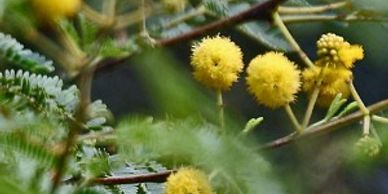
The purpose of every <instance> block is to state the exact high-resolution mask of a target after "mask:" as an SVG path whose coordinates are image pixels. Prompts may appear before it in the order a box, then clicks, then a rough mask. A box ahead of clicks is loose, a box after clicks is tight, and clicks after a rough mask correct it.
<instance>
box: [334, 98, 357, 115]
mask: <svg viewBox="0 0 388 194" xmlns="http://www.w3.org/2000/svg"><path fill="white" fill-rule="evenodd" d="M357 108H358V103H357V102H356V101H353V102H351V103H349V104H348V105H347V106H346V107H345V108H344V109H343V110H342V111H341V112H340V113H339V114H338V115H337V117H342V116H344V115H346V114H348V113H350V112H352V111H354V110H356V109H357Z"/></svg>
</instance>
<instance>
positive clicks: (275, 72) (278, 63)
mask: <svg viewBox="0 0 388 194" xmlns="http://www.w3.org/2000/svg"><path fill="white" fill-rule="evenodd" d="M317 50H318V51H317V54H318V60H317V61H316V62H315V66H313V67H309V68H306V69H305V70H304V71H303V73H302V78H303V79H302V81H303V90H304V91H305V92H307V93H308V94H311V93H312V91H313V90H314V88H315V87H316V85H317V83H318V80H320V79H321V80H322V81H321V85H320V87H319V90H320V93H319V96H318V101H317V102H318V104H319V105H322V106H328V105H330V104H331V102H332V100H333V99H334V97H335V96H336V95H337V94H338V93H342V96H343V97H344V98H347V97H348V96H349V94H350V91H349V86H348V83H349V81H350V80H351V79H352V72H351V68H352V67H353V65H354V62H355V61H357V60H360V59H362V58H363V57H364V54H363V49H362V47H361V46H359V45H351V44H350V43H349V42H347V41H345V40H344V39H343V38H342V37H340V36H337V35H335V34H332V33H328V34H324V35H322V37H321V38H320V39H319V40H318V41H317ZM242 57H243V55H242V52H241V49H240V48H239V47H238V46H237V45H236V44H235V43H233V42H232V41H231V40H230V39H229V38H226V37H221V36H216V37H213V38H209V37H208V38H205V39H203V40H202V41H201V42H200V43H198V44H196V45H194V47H193V55H192V58H191V59H192V60H191V64H192V66H193V69H194V73H193V74H194V77H195V78H196V79H197V80H198V81H199V82H201V83H202V84H204V85H206V86H208V87H210V88H213V89H216V90H227V89H229V88H230V87H231V86H232V84H233V83H234V82H236V81H237V79H238V77H239V74H240V73H241V72H242V69H243V66H244V64H243V62H242ZM300 74H301V73H300V71H299V70H298V69H297V65H295V63H294V62H292V61H290V60H289V59H288V58H287V57H286V56H284V54H282V53H279V52H268V53H266V54H263V55H258V56H257V57H255V58H254V59H252V60H251V62H250V63H249V65H248V67H247V77H246V82H247V85H248V91H249V92H250V93H251V94H253V95H254V96H255V98H256V100H257V102H258V103H259V104H262V105H264V106H267V107H269V108H278V107H282V106H285V105H287V104H289V103H291V102H293V101H295V95H296V93H297V92H298V91H299V90H300V87H301V85H302V84H301V78H300Z"/></svg>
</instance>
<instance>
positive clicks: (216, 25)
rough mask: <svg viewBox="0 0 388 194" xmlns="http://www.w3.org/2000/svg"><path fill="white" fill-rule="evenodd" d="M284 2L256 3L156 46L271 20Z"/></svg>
mask: <svg viewBox="0 0 388 194" xmlns="http://www.w3.org/2000/svg"><path fill="white" fill-rule="evenodd" d="M285 1H287V0H268V1H265V2H262V3H257V4H255V5H253V6H252V7H251V8H249V9H247V10H245V11H242V12H240V13H237V14H235V15H233V16H229V17H225V18H222V19H220V20H217V21H214V22H212V23H209V24H206V25H204V26H200V27H198V28H195V29H193V30H192V31H189V32H186V33H183V34H180V35H178V36H176V37H172V38H167V39H162V40H158V41H157V42H156V45H158V46H168V45H172V44H176V43H181V42H183V41H188V40H191V39H194V38H197V37H199V36H203V35H205V34H206V33H209V32H211V31H214V30H218V29H221V28H225V27H228V26H232V25H237V24H241V23H243V22H247V21H251V20H255V19H258V20H259V19H266V20H271V19H272V15H271V13H272V11H273V10H275V9H276V8H277V7H278V6H279V5H280V4H281V3H283V2H285ZM128 58H129V57H122V58H118V59H113V60H109V61H105V62H103V63H101V64H99V65H98V67H97V68H98V71H101V70H102V69H108V68H110V67H112V66H116V65H119V64H122V63H123V62H125V61H126V60H128Z"/></svg>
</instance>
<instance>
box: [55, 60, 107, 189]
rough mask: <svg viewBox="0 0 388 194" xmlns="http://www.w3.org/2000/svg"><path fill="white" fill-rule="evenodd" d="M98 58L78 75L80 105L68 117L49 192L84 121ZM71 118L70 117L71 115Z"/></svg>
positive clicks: (60, 174) (56, 181)
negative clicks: (65, 136) (61, 150)
mask: <svg viewBox="0 0 388 194" xmlns="http://www.w3.org/2000/svg"><path fill="white" fill-rule="evenodd" d="M99 60H100V58H99V57H97V58H95V59H94V60H92V61H90V63H88V64H86V67H85V69H84V70H83V71H82V72H81V73H80V75H79V79H78V81H79V83H78V85H79V88H80V92H81V97H80V100H81V102H80V105H79V107H78V110H77V113H76V119H75V120H73V119H70V118H69V119H68V120H69V124H70V127H69V132H68V135H67V138H66V141H65V145H64V150H63V152H62V153H61V155H60V156H59V160H58V164H57V165H56V169H55V174H54V177H53V180H52V181H53V184H52V186H51V191H50V193H51V194H55V193H56V191H57V189H58V187H59V185H60V183H61V179H62V177H63V174H64V172H65V169H66V166H67V161H68V160H69V156H70V155H71V150H72V147H73V145H74V144H75V142H76V140H77V135H78V132H79V131H80V130H81V129H82V128H83V126H82V125H80V122H83V121H84V118H85V113H86V108H87V106H88V105H89V103H90V99H91V96H90V95H91V94H90V92H91V86H92V79H93V73H94V69H95V64H97V63H98V62H99ZM71 118H72V117H71Z"/></svg>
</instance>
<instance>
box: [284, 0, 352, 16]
mask: <svg viewBox="0 0 388 194" xmlns="http://www.w3.org/2000/svg"><path fill="white" fill-rule="evenodd" d="M346 5H348V2H347V1H341V2H336V3H329V4H326V5H318V6H306V7H289V6H280V7H279V9H278V11H279V13H280V14H306V13H321V12H326V11H331V10H336V9H338V8H342V7H344V6H346Z"/></svg>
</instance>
